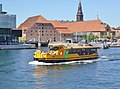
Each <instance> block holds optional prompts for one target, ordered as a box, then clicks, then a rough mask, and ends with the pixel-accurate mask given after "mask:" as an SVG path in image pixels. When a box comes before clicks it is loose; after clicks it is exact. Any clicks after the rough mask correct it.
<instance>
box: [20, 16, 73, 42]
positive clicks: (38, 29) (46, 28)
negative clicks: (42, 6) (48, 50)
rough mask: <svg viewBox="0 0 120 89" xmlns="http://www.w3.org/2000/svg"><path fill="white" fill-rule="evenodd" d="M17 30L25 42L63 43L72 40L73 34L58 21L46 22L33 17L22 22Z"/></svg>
mask: <svg viewBox="0 0 120 89" xmlns="http://www.w3.org/2000/svg"><path fill="white" fill-rule="evenodd" d="M18 29H22V31H23V36H25V37H26V40H27V41H32V42H36V41H48V40H50V41H52V42H57V41H59V42H60V41H64V40H67V39H71V40H72V39H73V38H72V37H73V34H72V32H71V31H70V30H68V28H67V27H66V26H64V25H63V24H61V23H60V22H59V21H50V20H46V19H45V18H44V17H42V16H41V15H40V16H33V17H30V18H28V19H27V20H26V21H25V22H23V23H22V24H21V25H20V26H19V27H18Z"/></svg>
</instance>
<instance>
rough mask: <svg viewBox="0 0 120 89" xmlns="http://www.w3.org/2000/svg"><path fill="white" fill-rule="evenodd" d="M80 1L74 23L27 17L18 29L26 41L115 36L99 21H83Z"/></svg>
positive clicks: (111, 30) (40, 17)
mask: <svg viewBox="0 0 120 89" xmlns="http://www.w3.org/2000/svg"><path fill="white" fill-rule="evenodd" d="M83 17H84V15H83V11H82V5H81V0H80V1H79V5H78V11H77V15H76V21H68V20H67V21H63V20H61V21H57V20H55V21H51V20H47V19H45V18H44V17H43V16H41V15H40V16H33V17H29V18H28V19H27V20H26V21H25V22H23V23H22V24H21V25H20V26H19V27H18V29H22V31H23V37H25V38H26V40H27V41H47V40H51V41H54V42H56V41H65V40H68V39H70V40H76V41H79V40H81V37H82V35H84V34H93V35H95V36H98V37H103V38H104V37H106V36H107V37H110V36H111V34H112V36H115V31H114V30H113V29H112V28H111V27H110V26H109V25H108V24H106V23H103V22H102V21H101V20H99V19H97V20H90V21H84V19H83Z"/></svg>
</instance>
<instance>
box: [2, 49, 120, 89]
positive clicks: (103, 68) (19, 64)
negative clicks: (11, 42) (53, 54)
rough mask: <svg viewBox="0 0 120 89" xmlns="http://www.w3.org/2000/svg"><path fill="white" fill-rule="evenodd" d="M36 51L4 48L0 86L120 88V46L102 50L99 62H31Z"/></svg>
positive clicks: (18, 88)
mask: <svg viewBox="0 0 120 89" xmlns="http://www.w3.org/2000/svg"><path fill="white" fill-rule="evenodd" d="M41 50H45V51H46V48H41ZM35 51H36V49H23V50H0V89H28V88H29V89H119V88H120V86H119V85H120V82H119V80H120V75H119V74H120V48H110V49H106V50H102V49H99V50H98V52H99V58H98V59H97V61H96V62H92V61H86V62H84V63H73V64H64V65H54V66H33V65H29V64H28V63H29V62H31V61H33V54H34V52H35ZM102 56H106V57H107V59H102Z"/></svg>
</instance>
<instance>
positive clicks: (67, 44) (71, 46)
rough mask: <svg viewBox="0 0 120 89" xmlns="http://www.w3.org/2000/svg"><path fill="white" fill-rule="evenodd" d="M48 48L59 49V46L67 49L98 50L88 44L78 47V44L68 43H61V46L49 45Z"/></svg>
mask: <svg viewBox="0 0 120 89" xmlns="http://www.w3.org/2000/svg"><path fill="white" fill-rule="evenodd" d="M49 46H50V47H61V46H65V48H67V49H71V48H73V49H84V48H85V49H87V48H88V49H89V48H96V49H97V48H98V47H94V46H90V45H89V44H83V45H78V44H70V43H63V44H49Z"/></svg>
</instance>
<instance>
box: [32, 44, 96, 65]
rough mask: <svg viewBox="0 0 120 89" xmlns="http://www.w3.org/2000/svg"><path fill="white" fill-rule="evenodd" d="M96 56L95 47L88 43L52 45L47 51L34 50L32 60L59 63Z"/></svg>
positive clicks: (89, 58)
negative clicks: (80, 44)
mask: <svg viewBox="0 0 120 89" xmlns="http://www.w3.org/2000/svg"><path fill="white" fill-rule="evenodd" d="M97 58H98V52H97V47H93V46H89V45H82V46H79V45H67V46H65V45H52V47H51V48H50V49H49V51H48V52H41V51H40V50H36V52H34V60H36V61H38V62H45V63H60V62H69V61H80V60H91V59H97Z"/></svg>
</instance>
